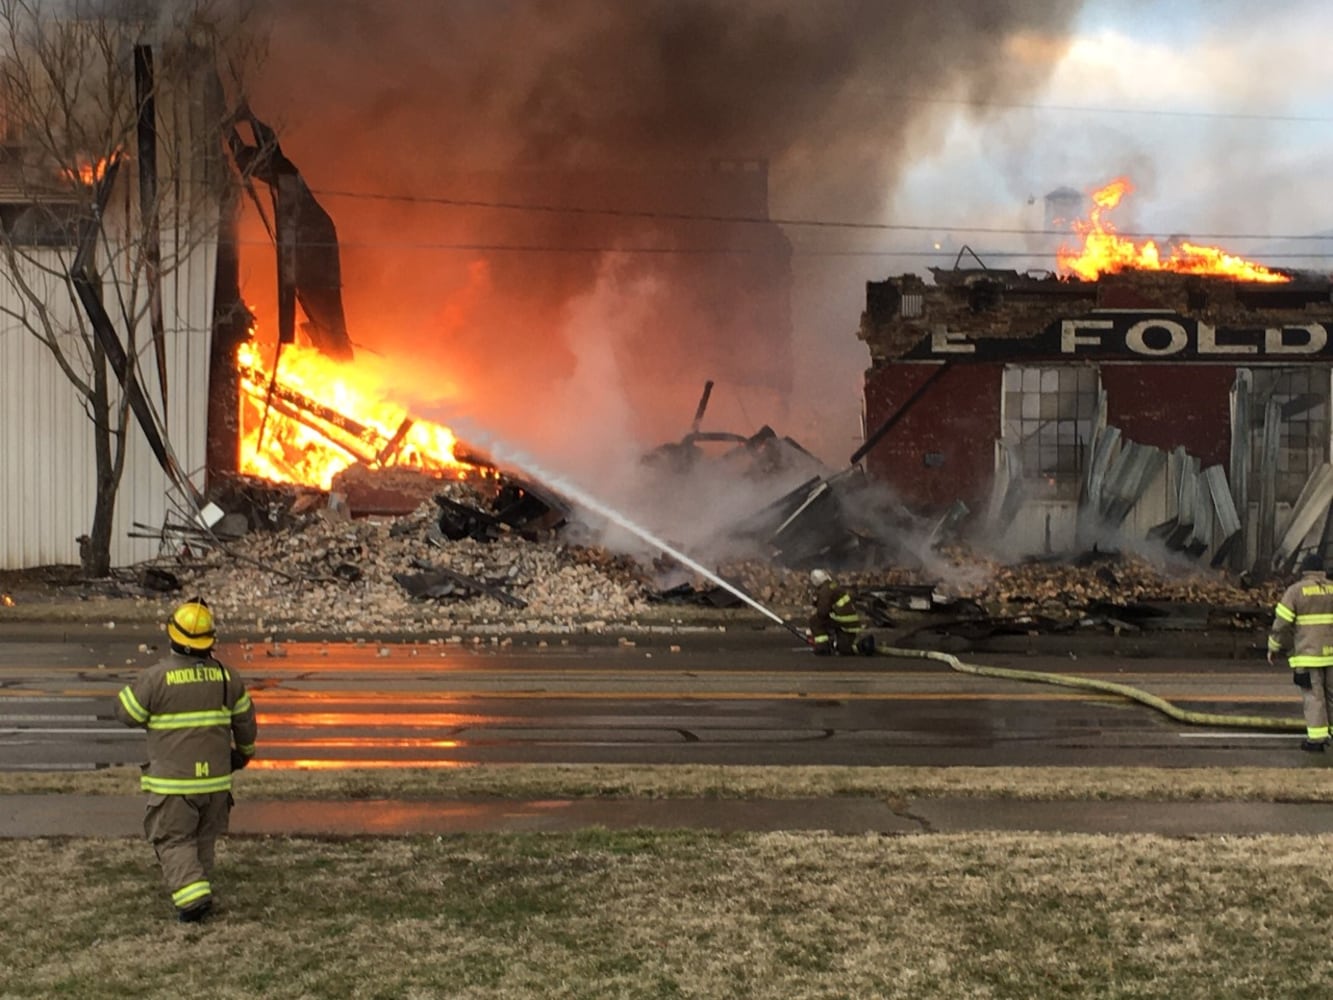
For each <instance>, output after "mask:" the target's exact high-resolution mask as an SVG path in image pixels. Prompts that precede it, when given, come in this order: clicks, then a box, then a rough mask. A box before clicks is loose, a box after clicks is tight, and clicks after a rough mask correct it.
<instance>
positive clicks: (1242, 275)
mask: <svg viewBox="0 0 1333 1000" xmlns="http://www.w3.org/2000/svg"><path fill="white" fill-rule="evenodd" d="M1133 190H1134V186H1133V184H1131V183H1130V181H1129V178H1127V177H1118V178H1116V179H1115V180H1113V181H1111V183H1109V184H1107V185H1106V186H1105V187H1103V188H1101V189H1099V190H1097V191H1094V192H1093V195H1092V202H1093V206H1092V211H1091V212H1090V213H1089V215H1088V219H1087V221H1086V222H1085V221H1083V220H1078V221H1076V222H1074V224H1073V227H1074V232H1075V233H1077V234H1078V235H1080V236H1082V237H1083V246H1082V248H1081V249H1078V250H1075V249H1071V248H1069V247H1063V246H1062V247H1061V248H1060V249H1059V251H1057V254H1056V259H1057V260H1058V262H1059V271H1060V273H1061V274H1062V275H1070V274H1075V275H1078V276H1079V277H1080V278H1083V279H1085V280H1087V281H1096V280H1097V278H1098V277H1099V276H1101V275H1103V274H1115V273H1117V272H1119V271H1122V270H1126V269H1131V268H1137V269H1139V270H1143V271H1174V272H1176V273H1179V274H1215V275H1223V276H1226V277H1231V278H1236V279H1237V280H1240V281H1265V282H1282V281H1290V280H1291V277H1290V276H1289V275H1286V274H1281V273H1279V272H1277V271H1271V270H1269V269H1268V268H1266V267H1264V266H1262V265H1260V264H1256V263H1254V262H1253V261H1248V260H1245V259H1244V258H1242V257H1236V256H1234V255H1232V254H1229V253H1226V252H1225V251H1223V250H1221V249H1219V248H1217V247H1205V246H1199V245H1198V244H1195V243H1188V242H1181V243H1179V244H1178V245H1177V246H1176V247H1175V248H1174V249H1172V250H1171V252H1170V254H1169V255H1168V256H1167V257H1166V258H1165V259H1163V257H1162V254H1161V251H1160V250H1159V249H1158V247H1157V244H1156V243H1155V242H1154V241H1153V240H1145V241H1143V242H1142V243H1135V242H1134V241H1133V240H1130V239H1126V238H1125V237H1123V236H1120V235H1119V234H1118V233H1117V232H1116V230H1115V226H1113V225H1112V224H1111V222H1110V221H1109V220H1108V219H1106V218H1104V214H1105V213H1107V212H1110V211H1111V210H1112V209H1113V208H1115V207H1116V206H1117V205H1119V204H1120V199H1122V198H1123V197H1124V196H1125V195H1127V194H1129V193H1130V192H1131V191H1133Z"/></svg>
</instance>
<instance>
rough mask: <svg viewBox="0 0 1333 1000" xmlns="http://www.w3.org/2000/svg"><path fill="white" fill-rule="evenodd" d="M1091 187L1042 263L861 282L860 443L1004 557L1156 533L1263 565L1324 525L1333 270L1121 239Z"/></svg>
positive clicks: (894, 479)
mask: <svg viewBox="0 0 1333 1000" xmlns="http://www.w3.org/2000/svg"><path fill="white" fill-rule="evenodd" d="M1123 193H1124V188H1123V187H1122V186H1117V185H1108V186H1107V188H1104V189H1102V191H1099V192H1097V194H1096V195H1095V196H1094V205H1095V206H1096V207H1094V209H1093V210H1092V214H1091V218H1090V219H1089V220H1088V221H1087V222H1086V223H1083V224H1080V226H1079V227H1078V230H1077V231H1078V232H1079V235H1080V236H1082V237H1083V242H1082V244H1081V246H1075V247H1073V248H1070V249H1066V250H1063V251H1062V252H1061V254H1060V267H1059V272H1060V273H1018V272H1015V271H1003V270H991V269H988V268H985V267H984V266H983V267H976V268H971V269H961V268H956V269H953V270H943V269H932V274H933V281H927V280H925V279H924V278H922V277H920V276H916V275H904V276H902V277H899V278H891V279H889V280H886V281H880V282H870V283H869V284H868V285H867V290H866V308H865V312H864V314H863V317H862V324H861V330H860V337H861V338H862V339H863V340H864V341H865V342H866V344H867V346H868V347H869V349H870V355H871V367H870V368H869V369H868V371H867V372H866V376H865V397H864V404H865V421H866V426H867V428H868V429H869V430H870V434H869V436H868V438H867V442H866V447H864V448H863V451H864V453H865V461H866V464H867V467H868V469H869V471H870V472H871V473H872V474H873V475H874V476H875V477H877V478H878V479H880V480H882V481H884V482H886V483H888V484H891V486H892V487H893V488H894V489H895V490H896V491H897V492H898V494H899V495H900V496H901V498H902V499H903V501H904V502H905V503H906V504H908V505H909V506H910V507H913V508H915V509H917V510H920V511H923V512H931V511H940V510H944V509H947V508H949V507H950V506H951V505H954V504H955V503H957V502H959V501H961V502H962V503H963V504H965V505H966V506H967V508H968V510H969V511H970V512H971V515H970V519H971V525H972V528H973V530H974V531H975V532H976V533H977V535H978V536H980V537H981V538H984V539H985V540H986V541H987V542H989V543H991V544H995V545H997V546H999V547H1001V549H1002V550H1004V551H1007V552H1009V553H1011V554H1037V553H1051V552H1062V551H1071V550H1076V549H1079V548H1087V547H1091V546H1093V545H1096V544H1103V545H1105V544H1108V543H1109V544H1115V545H1118V544H1122V543H1130V544H1133V543H1134V542H1136V541H1138V540H1146V539H1153V540H1157V541H1159V542H1161V543H1162V544H1164V545H1165V546H1167V547H1168V548H1171V549H1175V550H1178V551H1180V552H1183V553H1186V554H1188V555H1190V556H1193V557H1195V558H1197V559H1199V560H1204V561H1206V562H1209V563H1211V564H1213V565H1223V564H1225V565H1228V566H1230V567H1231V568H1233V569H1247V570H1248V569H1253V570H1255V571H1258V572H1261V573H1262V572H1268V571H1271V570H1276V569H1282V568H1284V567H1287V566H1290V564H1291V563H1292V562H1293V561H1294V559H1295V558H1296V556H1297V554H1298V553H1299V552H1300V551H1302V550H1303V549H1307V548H1313V547H1319V548H1320V551H1325V552H1326V551H1327V547H1328V545H1329V542H1330V540H1331V537H1330V533H1331V532H1333V523H1330V521H1329V518H1328V516H1327V515H1328V510H1329V501H1330V498H1333V468H1331V467H1330V465H1329V445H1330V418H1329V413H1330V409H1329V396H1330V369H1331V368H1333V345H1331V344H1330V343H1329V331H1330V329H1331V328H1333V285H1331V284H1330V281H1329V279H1328V278H1327V277H1326V276H1322V275H1313V274H1303V273H1287V272H1280V271H1273V270H1270V269H1267V268H1264V267H1263V266H1261V265H1258V264H1254V263H1252V262H1249V261H1244V260H1241V259H1239V258H1236V257H1234V256H1230V255H1227V254H1225V253H1223V252H1222V251H1220V250H1218V249H1216V248H1210V247H1197V246H1194V245H1192V244H1190V243H1188V242H1187V241H1183V240H1182V241H1178V242H1177V243H1176V244H1175V245H1174V246H1171V247H1160V246H1158V245H1157V244H1156V243H1153V242H1151V241H1145V242H1135V241H1133V240H1128V239H1125V238H1123V237H1120V236H1119V235H1118V234H1117V233H1116V232H1115V230H1114V227H1112V226H1111V225H1110V224H1109V222H1108V220H1107V219H1105V218H1104V217H1103V216H1104V213H1105V212H1106V211H1107V210H1109V208H1112V207H1114V204H1115V201H1116V200H1118V198H1119V197H1120V195H1121V194H1123Z"/></svg>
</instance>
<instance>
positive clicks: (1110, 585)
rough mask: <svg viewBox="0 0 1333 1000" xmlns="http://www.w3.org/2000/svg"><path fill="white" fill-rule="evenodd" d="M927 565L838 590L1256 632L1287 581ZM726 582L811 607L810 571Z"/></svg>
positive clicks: (848, 579) (949, 560)
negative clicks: (1204, 618)
mask: <svg viewBox="0 0 1333 1000" xmlns="http://www.w3.org/2000/svg"><path fill="white" fill-rule="evenodd" d="M935 554H936V555H937V556H938V557H939V558H938V559H937V560H932V561H931V562H930V564H929V565H927V566H919V567H910V568H909V567H890V568H884V569H874V570H861V571H856V572H841V573H838V580H839V582H840V583H843V584H844V585H846V586H848V587H850V588H851V589H852V590H853V592H854V593H855V594H856V595H857V598H858V604H859V605H861V606H862V608H863V610H864V609H865V608H866V607H867V606H869V605H873V603H874V601H875V598H876V597H877V595H880V594H883V593H884V592H895V597H899V598H903V599H902V600H898V601H895V602H892V603H896V604H897V605H898V606H899V607H902V608H906V607H908V606H909V602H908V601H907V600H906V596H907V595H909V594H911V595H921V596H923V597H924V598H925V600H924V601H920V602H916V603H913V604H912V605H911V606H912V607H915V608H916V609H918V610H930V609H932V608H933V609H935V610H953V611H958V610H959V607H960V605H966V606H967V607H968V608H969V609H970V613H972V614H977V615H987V616H991V617H996V618H1000V617H1015V616H1021V615H1027V614H1040V615H1042V616H1044V617H1047V618H1051V619H1055V620H1070V619H1075V618H1080V617H1083V616H1085V615H1087V614H1088V613H1089V612H1090V611H1106V610H1107V609H1108V608H1114V607H1117V606H1120V607H1124V606H1129V605H1134V604H1145V603H1154V604H1181V605H1196V606H1199V607H1201V608H1207V609H1211V610H1212V611H1214V612H1216V613H1219V614H1223V615H1225V614H1226V613H1228V612H1233V613H1234V616H1235V617H1237V619H1238V621H1237V624H1245V625H1248V624H1249V623H1251V621H1252V620H1253V614H1254V613H1256V612H1257V613H1259V615H1260V617H1263V616H1271V613H1272V609H1273V606H1274V605H1275V604H1276V603H1277V600H1278V598H1280V597H1281V595H1282V589H1283V586H1284V581H1281V580H1268V581H1263V582H1252V581H1249V580H1247V579H1245V578H1236V577H1232V576H1228V575H1225V574H1223V573H1221V572H1218V571H1210V570H1202V569H1200V568H1199V567H1197V566H1193V565H1191V566H1190V567H1188V570H1187V571H1185V570H1182V571H1175V570H1172V569H1170V568H1167V567H1164V566H1163V565H1162V564H1160V563H1156V562H1153V561H1150V560H1149V559H1146V558H1143V557H1140V556H1134V555H1119V554H1107V553H1092V554H1089V555H1088V556H1085V557H1083V558H1080V559H1074V560H1070V561H1063V562H1027V563H1021V564H1018V565H1005V564H1003V563H1000V562H996V561H993V560H991V559H989V558H987V557H986V556H984V555H981V554H979V553H976V552H974V551H971V550H968V549H965V548H962V547H951V548H949V549H947V550H943V551H939V552H937V553H935ZM721 575H722V576H723V577H724V578H725V579H727V580H729V581H732V582H735V583H737V584H738V585H740V586H741V587H743V588H744V589H745V590H746V592H747V593H749V594H751V595H752V596H754V597H755V598H756V599H757V600H759V601H761V602H763V603H764V604H766V605H770V606H772V607H774V608H775V609H777V610H779V611H784V612H785V613H788V614H793V613H796V612H797V611H802V613H803V609H805V608H807V607H808V603H809V597H808V591H809V582H808V578H807V574H806V573H804V572H801V573H797V572H793V571H791V570H786V569H783V568H781V567H778V566H774V565H770V564H765V563H756V562H745V563H737V564H733V565H728V566H724V567H722V569H721Z"/></svg>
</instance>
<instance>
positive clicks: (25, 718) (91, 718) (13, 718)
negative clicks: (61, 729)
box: [0, 715, 111, 723]
mask: <svg viewBox="0 0 1333 1000" xmlns="http://www.w3.org/2000/svg"><path fill="white" fill-rule="evenodd" d="M98 721H101V722H110V721H111V720H110V719H107V718H106V717H105V716H98V715H0V723H3V722H98Z"/></svg>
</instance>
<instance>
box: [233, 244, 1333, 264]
mask: <svg viewBox="0 0 1333 1000" xmlns="http://www.w3.org/2000/svg"><path fill="white" fill-rule="evenodd" d="M239 245H240V246H250V247H269V246H271V245H272V244H270V243H268V242H265V241H261V240H242V241H240V243H239ZM296 246H298V247H304V248H308V249H309V248H320V249H328V248H331V247H338V248H341V249H344V250H347V249H355V250H430V251H443V252H464V253H536V254H542V253H549V254H617V253H623V254H645V255H657V256H672V255H676V256H682V257H690V256H710V255H711V256H755V257H785V256H788V254H787V253H785V252H784V251H779V250H773V249H768V248H762V247H697V246H696V247H653V246H614V245H611V244H568V245H563V246H562V245H557V244H538V243H475V242H466V243H434V242H407V241H402V242H396V241H373V242H372V241H339V242H337V243H328V242H322V241H320V242H316V241H302V242H299V243H297V244H296ZM979 254H980V256H981V257H982V258H983V259H985V260H1040V261H1054V260H1055V253H1054V251H1052V252H1040V251H1033V250H995V251H986V250H982V251H979ZM790 256H792V257H802V258H809V257H903V258H915V259H923V260H924V259H937V260H954V259H956V258H957V257H958V250H957V249H950V250H933V249H932V250H882V249H873V248H872V249H856V250H848V249H823V250H814V249H811V250H800V249H793V250H792V251H791V252H790ZM1263 256H1264V260H1265V261H1274V260H1330V259H1333V252H1330V253H1295V252H1291V253H1274V254H1264V255H1263Z"/></svg>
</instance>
